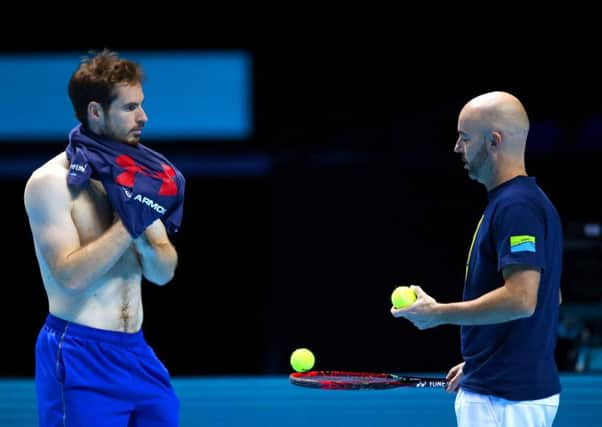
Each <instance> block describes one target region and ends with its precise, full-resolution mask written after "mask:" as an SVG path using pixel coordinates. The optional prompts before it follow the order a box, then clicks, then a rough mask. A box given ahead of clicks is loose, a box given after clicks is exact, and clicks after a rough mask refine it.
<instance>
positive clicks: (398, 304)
mask: <svg viewBox="0 0 602 427" xmlns="http://www.w3.org/2000/svg"><path fill="white" fill-rule="evenodd" d="M414 301H416V292H414V290H413V289H412V288H410V287H409V286H398V287H397V288H395V290H394V291H393V293H392V294H391V302H392V303H393V307H395V308H404V307H407V306H408V305H412V304H414Z"/></svg>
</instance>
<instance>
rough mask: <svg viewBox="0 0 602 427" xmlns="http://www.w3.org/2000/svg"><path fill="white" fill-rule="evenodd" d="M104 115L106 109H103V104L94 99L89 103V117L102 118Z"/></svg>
mask: <svg viewBox="0 0 602 427" xmlns="http://www.w3.org/2000/svg"><path fill="white" fill-rule="evenodd" d="M103 115H104V111H103V109H102V106H101V105H100V104H99V103H98V102H96V101H92V102H90V103H88V118H93V119H96V120H98V119H100V118H102V117H103Z"/></svg>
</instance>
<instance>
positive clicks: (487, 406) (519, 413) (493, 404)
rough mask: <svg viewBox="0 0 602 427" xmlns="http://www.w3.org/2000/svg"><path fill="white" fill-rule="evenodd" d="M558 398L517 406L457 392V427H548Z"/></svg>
mask: <svg viewBox="0 0 602 427" xmlns="http://www.w3.org/2000/svg"><path fill="white" fill-rule="evenodd" d="M559 402H560V395H558V394H555V395H553V396H550V397H546V398H544V399H538V400H523V401H520V402H516V401H512V400H506V399H502V398H500V397H495V396H488V395H485V394H477V393H473V392H470V391H468V390H462V389H461V388H460V390H459V391H458V394H457V396H456V402H455V410H456V420H457V421H458V427H551V426H552V422H553V421H554V417H556V412H557V411H558V403H559Z"/></svg>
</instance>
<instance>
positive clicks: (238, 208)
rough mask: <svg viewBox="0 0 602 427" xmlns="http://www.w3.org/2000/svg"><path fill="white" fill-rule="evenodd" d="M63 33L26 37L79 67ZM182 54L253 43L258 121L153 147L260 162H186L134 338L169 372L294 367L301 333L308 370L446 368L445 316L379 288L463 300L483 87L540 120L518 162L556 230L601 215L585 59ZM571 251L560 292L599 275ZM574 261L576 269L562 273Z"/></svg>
mask: <svg viewBox="0 0 602 427" xmlns="http://www.w3.org/2000/svg"><path fill="white" fill-rule="evenodd" d="M68 46H69V48H65V47H64V46H62V47H56V46H44V47H40V46H36V47H30V46H25V47H23V48H22V49H21V50H23V51H27V52H30V51H36V50H40V49H43V50H45V51H49V52H52V51H58V50H61V51H72V52H73V53H74V55H73V57H74V65H75V63H76V61H77V60H78V58H79V57H80V56H81V55H82V54H83V53H85V51H87V50H88V49H89V48H95V49H96V48H98V46H97V45H95V46H88V45H81V44H80V45H76V44H74V43H73V44H70V45H68ZM108 47H110V48H112V49H115V50H117V51H120V50H131V49H137V48H140V49H154V48H161V49H164V48H166V47H168V46H165V45H160V46H159V45H156V44H151V43H149V44H147V45H144V46H142V47H141V46H140V45H136V44H131V43H130V44H124V43H122V44H119V43H112V44H109V45H108ZM190 48H194V49H200V50H212V49H217V50H220V49H244V50H246V51H248V52H249V53H250V54H251V57H252V61H253V103H254V104H253V116H254V119H253V121H254V132H253V134H252V135H251V136H250V137H249V138H248V140H245V141H243V142H242V143H234V144H232V143H224V142H223V141H219V140H212V141H202V142H199V143H195V142H194V141H189V142H181V141H180V142H170V141H164V142H161V143H158V144H155V148H157V149H158V150H159V151H162V152H164V154H166V155H167V156H168V157H170V158H171V157H173V158H174V159H177V158H182V156H185V157H186V158H188V159H193V158H197V157H198V158H203V156H207V155H219V156H225V157H229V156H232V157H235V156H247V155H257V156H261V157H263V158H267V159H269V162H270V163H269V164H270V165H271V167H270V168H269V169H268V170H267V171H266V173H263V174H248V173H245V171H243V170H241V171H236V170H233V171H230V172H229V173H227V174H226V173H224V174H221V175H215V174H205V173H203V171H202V170H199V171H198V173H197V174H188V176H187V194H186V205H185V206H186V208H185V214H184V222H183V224H182V228H181V231H180V233H179V234H177V235H175V236H173V242H174V244H175V245H176V247H177V249H178V251H179V256H180V263H179V266H178V270H177V273H176V277H175V278H174V280H173V281H172V282H171V283H170V284H168V285H167V286H165V287H156V286H153V285H151V284H149V283H145V284H144V288H143V298H144V307H145V321H144V329H145V335H146V337H147V340H148V341H149V343H150V344H151V345H152V346H153V347H154V348H155V351H156V353H157V354H158V356H159V357H160V358H161V359H162V360H163V361H164V362H165V364H166V365H167V367H168V368H169V369H170V371H171V373H172V374H173V375H229V374H276V373H278V374H280V373H287V372H289V371H290V366H289V364H288V358H289V356H290V353H291V352H292V351H293V350H294V349H295V348H297V347H308V348H310V349H311V350H313V352H314V354H315V355H316V360H317V362H316V368H318V369H354V370H379V371H381V370H382V371H445V370H447V369H448V368H449V367H451V366H452V365H454V364H456V363H458V362H459V361H460V348H459V328H458V327H455V326H442V327H438V328H435V329H430V330H426V331H419V330H417V329H415V328H414V327H413V326H411V324H410V323H408V322H407V321H405V320H403V319H394V318H393V317H392V316H391V315H390V313H389V308H390V300H389V297H390V293H391V291H392V290H393V289H394V287H395V286H397V285H400V284H419V285H421V286H422V287H423V289H425V290H426V291H427V292H428V293H429V294H431V295H432V296H433V297H435V298H436V299H437V300H439V301H442V302H447V301H454V300H458V299H460V298H461V295H462V283H463V275H464V264H465V260H466V256H467V252H468V247H469V244H470V240H471V238H472V233H473V232H474V228H475V226H476V223H477V221H478V219H479V217H480V215H481V213H482V210H483V208H484V206H485V204H486V193H485V190H484V188H483V187H482V186H481V185H480V184H478V183H476V182H474V181H471V180H469V179H468V177H467V176H466V173H465V171H464V169H463V167H462V164H461V161H460V159H459V157H458V156H457V155H456V154H454V153H453V147H454V143H455V140H456V120H457V114H458V112H459V110H460V109H461V107H462V106H463V105H464V103H465V102H467V101H468V100H469V99H470V98H472V97H474V96H476V95H479V94H481V93H483V92H486V91H490V90H506V91H509V92H511V93H513V94H515V95H516V96H518V97H519V98H520V99H521V100H522V101H523V103H524V104H525V107H526V108H527V111H528V112H529V114H530V118H531V122H532V125H533V126H532V132H531V134H530V137H529V138H530V139H529V143H528V148H527V170H528V172H529V173H530V174H531V175H534V176H536V177H537V180H538V182H539V184H540V185H541V186H542V187H543V188H544V190H545V191H546V192H547V193H548V195H549V196H550V197H551V199H552V200H553V201H554V202H555V204H556V206H557V208H558V210H559V212H560V214H561V216H562V219H563V223H564V225H565V228H566V230H567V231H569V225H570V224H573V223H575V222H577V223H578V222H582V221H593V222H599V221H601V220H602V217H601V209H600V192H599V180H600V178H599V169H600V160H602V144H601V142H602V141H601V140H600V139H599V138H598V136H597V135H600V134H597V133H596V132H597V129H598V127H596V126H595V124H596V123H597V122H592V121H591V120H592V119H595V118H597V117H598V115H599V113H600V99H602V98H601V96H600V95H601V94H602V91H601V90H600V89H601V88H600V81H599V72H598V70H599V67H598V66H597V65H596V63H597V61H596V59H595V58H592V57H591V56H581V55H580V54H578V53H577V52H574V51H571V50H570V49H566V50H564V51H562V52H560V51H558V50H554V49H551V50H550V51H549V52H548V51H547V50H546V49H525V50H524V51H520V52H519V54H520V56H516V55H517V53H516V52H510V51H504V50H500V51H499V52H497V53H496V54H495V55H475V54H474V53H473V52H471V51H470V50H466V51H463V50H459V49H456V48H455V46H452V45H450V46H444V45H442V44H441V45H439V46H438V47H437V48H434V47H433V46H424V45H421V46H417V45H413V44H411V43H408V42H405V43H404V42H401V43H400V44H399V45H398V46H396V47H394V48H386V49H385V48H375V47H374V46H363V47H362V46H354V45H349V44H332V45H324V44H316V45H311V46H303V45H301V46H297V47H295V46H287V47H282V48H270V49H267V48H264V49H260V48H248V47H241V46H230V45H228V46H209V47H207V46H200V47H199V45H198V44H196V45H195V43H194V42H191V43H190V44H183V45H179V46H178V49H180V50H184V49H190ZM142 65H144V64H142ZM68 77H69V76H65V82H67V79H68ZM174 84H186V83H185V82H174ZM65 96H67V95H66V94H65ZM32 120H35V117H32ZM592 123H593V124H594V125H592ZM66 132H67V130H66ZM63 146H64V141H56V142H55V143H52V144H48V143H36V142H35V141H33V142H31V143H27V144H14V143H10V142H7V143H6V144H2V145H0V154H1V155H3V156H16V157H19V158H29V157H31V158H45V157H48V158H49V157H50V156H52V155H54V154H55V153H58V152H59V151H61V150H62V148H63ZM35 163H36V161H32V164H35ZM176 164H177V161H176ZM28 173H30V171H29V170H23V171H21V173H19V174H17V175H16V176H14V177H12V178H5V179H4V181H3V182H2V186H3V194H4V196H3V200H4V203H3V209H2V217H1V220H2V223H3V226H4V231H5V232H4V235H3V237H4V244H3V245H2V246H1V247H2V254H1V258H0V259H2V262H3V272H4V279H3V283H2V285H3V288H4V289H3V292H2V293H1V295H2V306H3V310H2V311H0V324H2V325H3V342H4V344H3V351H2V363H1V364H0V375H5V376H31V375H33V357H34V353H33V351H34V342H35V338H36V335H37V333H38V330H39V328H40V326H41V324H42V323H43V321H44V318H45V316H46V314H47V305H46V297H45V294H44V290H43V286H42V284H41V280H40V277H39V272H38V269H37V264H36V261H35V257H34V252H33V245H32V241H31V234H30V232H29V228H28V224H27V220H26V215H25V211H24V209H23V203H22V197H23V188H24V183H25V180H26V179H27V176H28ZM592 254H593V255H597V253H596V252H595V250H588V251H587V252H586V253H585V255H584V258H587V257H591V256H592ZM581 256H582V255H579V257H581ZM574 259H575V256H574V255H573V254H572V253H568V254H567V260H566V262H565V264H566V266H567V268H566V269H565V277H564V279H563V289H564V292H565V295H567V298H568V302H571V299H573V300H574V301H578V300H579V298H580V295H582V292H581V290H580V289H578V288H577V287H588V288H596V287H598V286H599V285H600V277H601V276H600V275H599V270H596V263H590V264H589V268H590V269H591V270H588V272H587V273H584V271H583V270H581V271H577V270H578V268H577V267H575V262H574ZM588 259H589V258H588ZM573 273H575V274H576V273H580V277H584V276H585V278H583V279H581V281H579V282H577V283H575V282H574V281H571V280H570V278H571V276H572V275H573ZM591 298H592V299H594V300H595V298H598V294H597V293H596V292H594V293H593V296H592V297H591ZM561 344H563V343H561ZM565 351H566V348H565V346H564V345H561V346H559V352H558V353H559V354H558V360H559V364H560V366H561V368H562V369H567V370H570V369H571V368H570V366H568V365H565V359H566V354H565V353H564V352H565Z"/></svg>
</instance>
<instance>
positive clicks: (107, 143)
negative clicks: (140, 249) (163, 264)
mask: <svg viewBox="0 0 602 427" xmlns="http://www.w3.org/2000/svg"><path fill="white" fill-rule="evenodd" d="M65 152H66V153H67V158H68V159H69V161H70V162H71V165H70V168H69V175H68V178H67V182H68V183H69V184H71V185H75V186H83V185H86V184H87V183H88V180H89V179H90V178H93V179H97V180H99V181H101V182H102V184H103V186H104V188H105V190H106V192H107V196H108V197H109V200H110V201H111V204H112V205H113V208H114V209H115V211H116V212H117V215H119V217H120V218H121V221H122V222H123V223H124V225H125V227H126V228H127V229H128V231H129V232H130V234H131V235H132V236H133V237H134V238H136V237H138V236H140V235H141V234H142V233H143V232H144V230H145V229H146V227H148V226H149V225H150V224H152V223H153V222H154V221H155V220H156V219H157V218H161V220H162V221H163V224H164V225H165V229H166V230H167V232H168V233H169V234H173V233H175V232H177V231H178V229H179V228H180V224H181V222H182V214H183V204H184V187H185V179H184V176H183V175H182V174H181V173H180V171H179V170H178V169H176V167H175V166H174V165H173V164H172V163H171V162H170V161H169V160H167V159H166V158H165V157H164V156H163V155H161V154H160V153H158V152H156V151H154V150H151V149H150V148H148V147H146V146H144V145H142V144H137V145H130V144H126V143H123V142H118V141H114V140H111V139H108V138H103V137H99V136H98V135H94V134H92V133H91V132H89V131H87V130H86V129H84V128H83V127H82V126H81V125H78V126H76V127H75V128H74V129H73V130H72V131H71V132H70V133H69V144H68V145H67V148H66V150H65Z"/></svg>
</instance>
